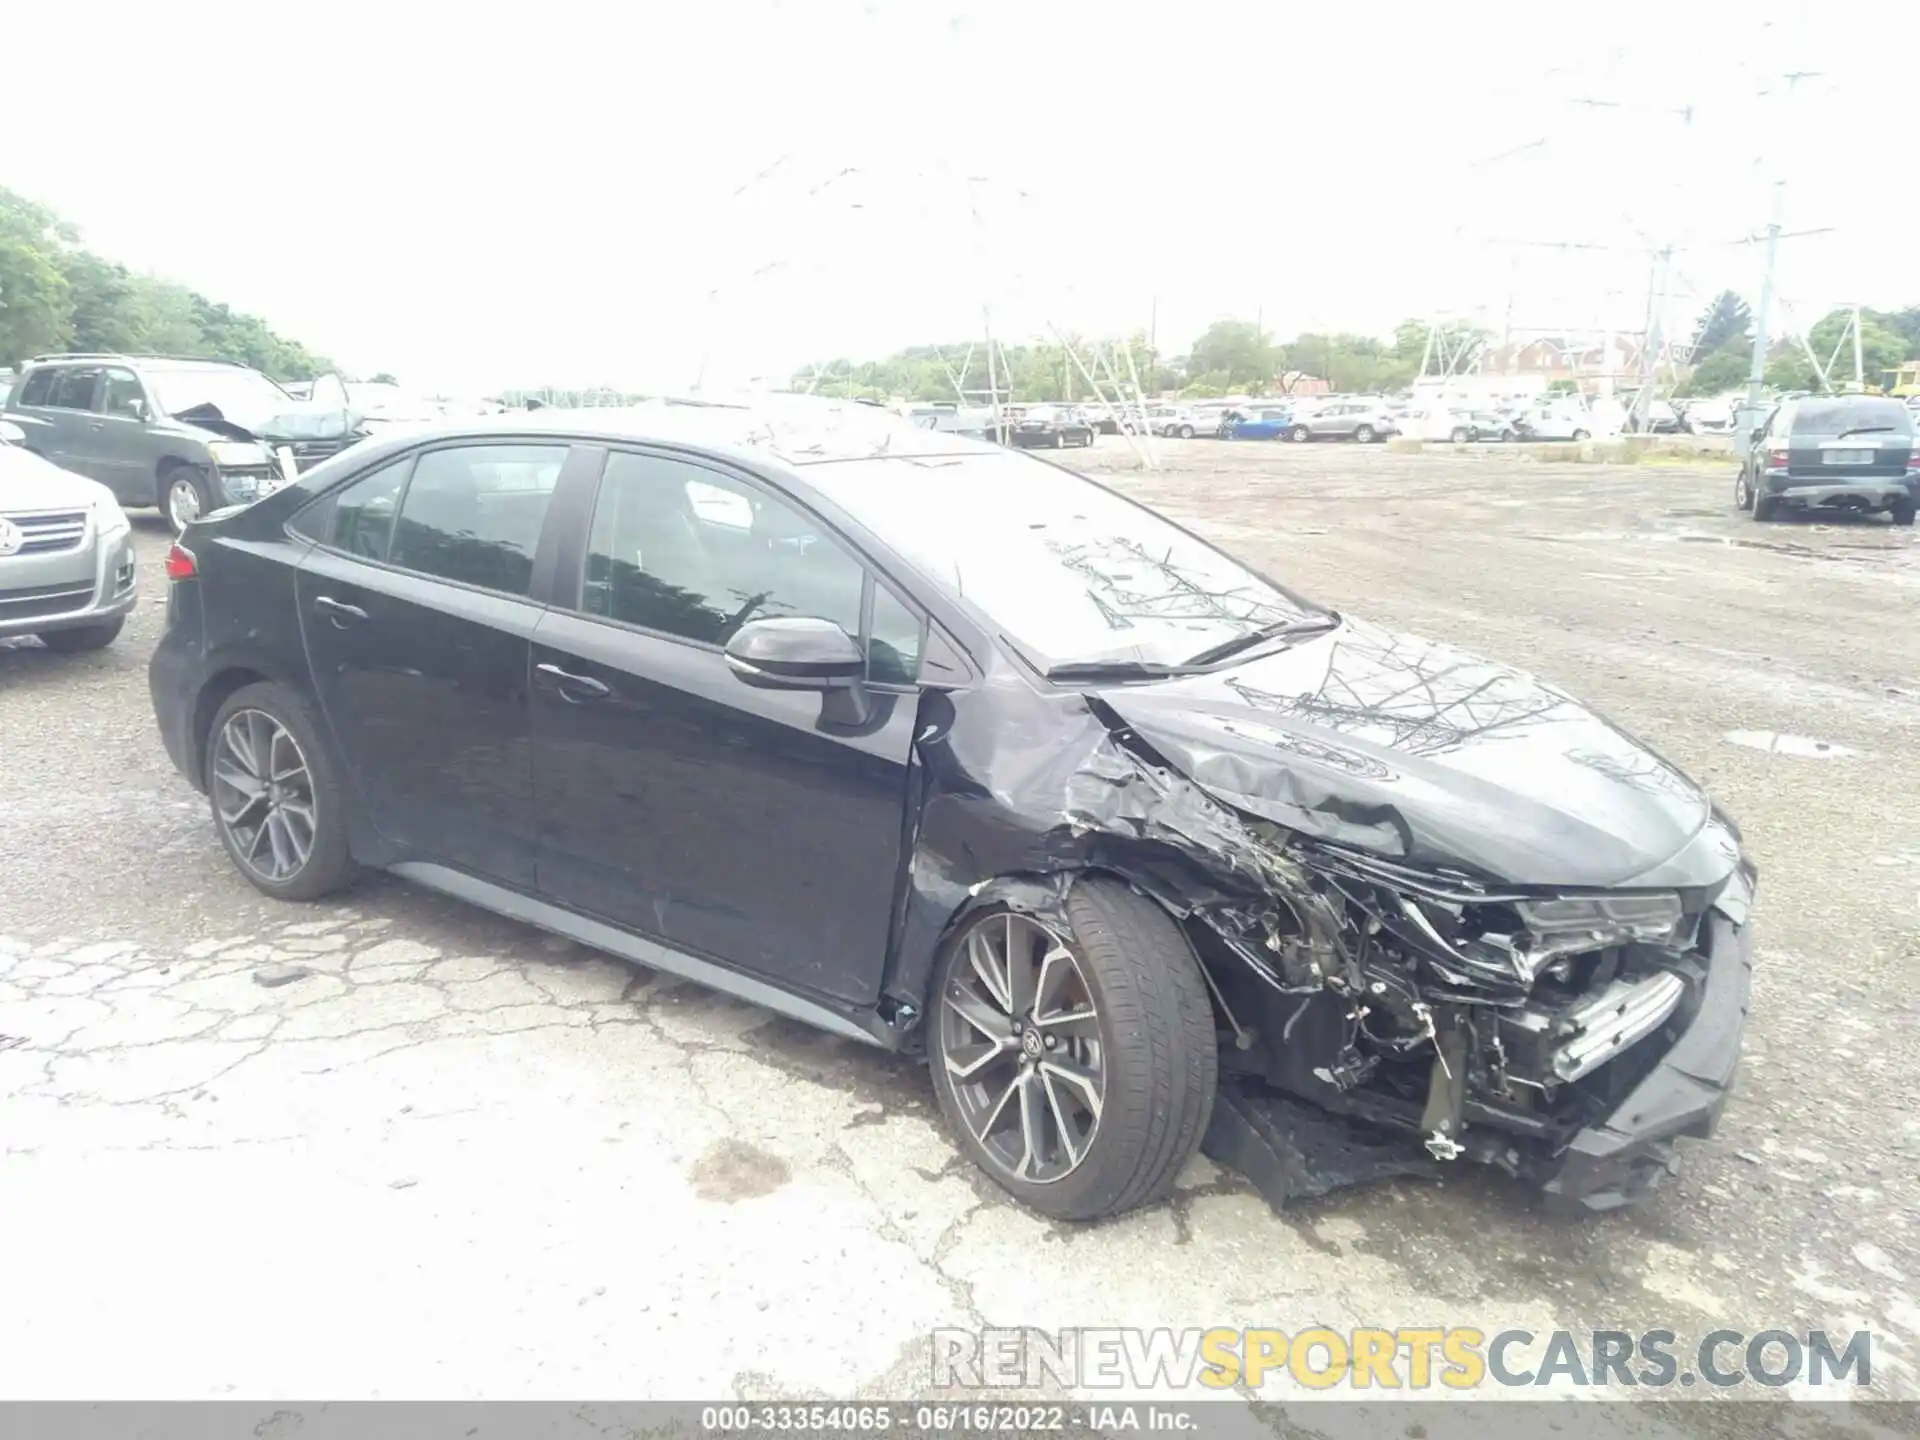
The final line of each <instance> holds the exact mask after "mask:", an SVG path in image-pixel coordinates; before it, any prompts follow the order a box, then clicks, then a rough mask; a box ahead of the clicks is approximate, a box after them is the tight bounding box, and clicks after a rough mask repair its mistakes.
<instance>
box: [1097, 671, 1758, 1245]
mask: <svg viewBox="0 0 1920 1440" xmlns="http://www.w3.org/2000/svg"><path fill="white" fill-rule="evenodd" d="M1096 706H1097V702H1096ZM1110 718H1111V719H1112V720H1113V722H1114V723H1113V726H1112V729H1111V731H1110V733H1109V734H1108V736H1107V737H1106V738H1105V741H1104V743H1102V744H1101V745H1099V746H1098V747H1097V748H1096V749H1095V750H1094V751H1093V753H1091V754H1090V755H1088V756H1087V757H1086V758H1085V760H1084V762H1083V763H1082V764H1081V765H1080V766H1079V767H1078V768H1077V769H1076V770H1075V772H1074V773H1073V775H1072V777H1071V779H1070V780H1069V782H1068V784H1067V795H1066V804H1065V807H1064V815H1065V819H1066V821H1067V824H1068V827H1069V829H1070V831H1071V832H1072V833H1074V834H1077V835H1082V836H1092V837H1101V838H1103V839H1105V840H1108V841H1111V840H1112V839H1115V838H1118V837H1129V838H1131V839H1133V840H1136V841H1138V842H1141V844H1142V845H1143V846H1145V847H1147V848H1148V849H1149V850H1150V851H1162V852H1166V851H1171V852H1176V853H1178V854H1179V855H1180V856H1182V857H1184V858H1185V860H1186V861H1187V862H1188V863H1189V864H1190V865H1191V866H1193V867H1194V868H1195V869H1196V870H1200V871H1204V872H1205V873H1206V874H1207V876H1208V878H1209V884H1208V885H1206V886H1205V887H1201V888H1199V889H1197V890H1196V889H1194V888H1193V887H1183V888H1182V890H1181V892H1180V893H1173V891H1172V889H1171V887H1169V888H1167V889H1163V890H1161V891H1158V892H1157V893H1158V894H1159V898H1161V899H1162V901H1163V902H1164V903H1167V904H1169V905H1170V906H1172V907H1173V908H1175V909H1176V911H1177V912H1178V913H1181V914H1182V915H1183V916H1184V917H1185V923H1186V925H1187V929H1188V934H1189V936H1190V937H1191V938H1192V939H1193V941H1194V944H1195V947H1196V949H1197V950H1198V951H1199V953H1200V957H1201V960H1202V964H1203V966H1204V968H1205V971H1206V974H1207V977H1208V980H1209V982H1210V984H1211V985H1212V987H1213V990H1214V997H1215V1000H1216V1002H1217V1005H1218V1008H1219V1011H1220V1014H1221V1018H1222V1020H1223V1022H1224V1027H1225V1029H1226V1030H1227V1031H1229V1032H1230V1033H1231V1036H1232V1044H1231V1047H1230V1048H1228V1049H1226V1050H1225V1051H1224V1053H1223V1055H1222V1060H1221V1069H1222V1076H1223V1082H1222V1083H1223V1092H1224V1093H1223V1096H1222V1102H1223V1103H1221V1104H1220V1105H1219V1106H1218V1107H1216V1111H1215V1117H1216V1118H1215V1122H1214V1127H1213V1130H1212V1131H1210V1133H1209V1137H1208V1149H1209V1151H1210V1152H1211V1153H1213V1154H1214V1155H1215V1156H1216V1158H1219V1159H1222V1160H1224V1161H1226V1162H1227V1163H1231V1164H1235V1165H1237V1166H1238V1167H1239V1168H1241V1169H1243V1170H1246V1171H1247V1172H1248V1173H1249V1174H1251V1175H1252V1176H1253V1178H1254V1179H1255V1180H1256V1182H1258V1183H1259V1184H1260V1185H1261V1188H1262V1189H1263V1190H1264V1191H1265V1192H1266V1193H1267V1194H1268V1197H1269V1199H1271V1200H1273V1201H1274V1202H1275V1203H1276V1204H1278V1203H1284V1202H1285V1201H1286V1200H1288V1199H1293V1198H1297V1197H1299V1196H1303V1195H1309V1194H1314V1193H1319V1192H1321V1191H1324V1190H1326V1189H1329V1188H1332V1186H1333V1185H1336V1184H1343V1183H1351V1182H1353V1181H1356V1180H1361V1179H1366V1178H1369V1177H1372V1176H1377V1175H1385V1174H1395V1173H1407V1172H1409V1171H1416V1170H1424V1169H1436V1168H1438V1167H1440V1166H1442V1165H1445V1164H1447V1163H1450V1162H1453V1161H1456V1160H1460V1159H1472V1160H1478V1161H1482V1162H1485V1163H1488V1164H1492V1165H1495V1166H1497V1167H1499V1168H1501V1169H1503V1170H1505V1171H1507V1172H1509V1173H1511V1174H1514V1175H1517V1176H1520V1177H1522V1178H1525V1179H1527V1180H1529V1181H1531V1182H1533V1183H1537V1184H1540V1185H1541V1186H1543V1187H1544V1188H1545V1190H1546V1192H1547V1194H1548V1196H1549V1197H1550V1198H1551V1199H1552V1200H1553V1201H1554V1202H1556V1203H1557V1204H1560V1205H1563V1206H1567V1207H1571V1208H1575V1209H1587V1210H1605V1209H1610V1208H1614V1207H1615V1206H1618V1205H1621V1204H1628V1203H1632V1202H1634V1201H1637V1200H1638V1199H1640V1198H1642V1197H1643V1196H1645V1195H1646V1194H1647V1193H1648V1192H1649V1191H1650V1190H1651V1189H1652V1187H1653V1186H1654V1185H1655V1184H1656V1183H1657V1182H1658V1180H1659V1179H1660V1178H1661V1177H1662V1175H1664V1173H1666V1171H1667V1170H1668V1169H1669V1168H1670V1166H1671V1156H1672V1147H1673V1141H1674V1140H1675V1139H1676V1138H1679V1137H1682V1136H1702V1135H1706V1134H1708V1133H1711V1131H1712V1129H1713V1128H1714V1125H1715V1124H1716V1122H1717V1120H1718V1116H1719V1113H1720V1109H1721V1107H1722V1106H1723V1104H1724V1101H1725V1097H1726V1093H1727V1089H1728V1086H1729V1085H1730V1084H1731V1081H1732V1076H1733V1071H1734V1067H1735V1063H1736V1060H1737V1056H1738V1050H1739V1037H1740V1031H1741V1028H1742V1024H1743V1021H1744V1015H1745V1009H1746V1003H1747V993H1748V987H1749V977H1750V971H1751V955H1750V939H1749V937H1748V933H1747V925H1746V921H1747V914H1748V910H1749V907H1750V905H1751V902H1752V895H1753V885H1754V878H1755V872H1754V869H1753V867H1752V865H1751V864H1750V863H1749V862H1747V861H1746V860H1745V859H1744V858H1743V857H1742V854H1741V851H1740V846H1739V840H1738V836H1737V832H1735V830H1734V829H1733V827H1732V825H1731V823H1730V822H1728V821H1726V820H1725V818H1724V817H1723V816H1721V815H1720V814H1719V813H1718V812H1717V811H1716V812H1714V813H1713V815H1712V816H1711V817H1710V818H1709V820H1708V822H1707V823H1706V825H1705V826H1703V827H1702V828H1701V830H1700V831H1699V832H1698V833H1697V834H1696V835H1695V836H1694V837H1693V839H1692V840H1691V841H1690V842H1688V844H1687V846H1686V848H1685V850H1684V852H1683V853H1682V854H1680V855H1677V856H1675V857H1672V858H1671V859H1670V860H1668V861H1667V862H1665V863H1663V864H1661V865H1659V866H1658V867H1655V869H1654V870H1653V871H1650V872H1649V875H1650V876H1657V877H1658V879H1659V880H1660V881H1662V882H1672V883H1661V884H1652V885H1648V886H1646V887H1644V888H1642V887H1639V886H1627V887H1619V888H1610V889H1608V888H1594V889H1580V888H1566V889H1555V888H1548V887H1540V886H1527V887H1513V886H1506V885H1502V884H1501V883H1499V882H1497V881H1492V880H1488V879H1486V878H1484V877H1480V876H1470V875H1467V874H1464V873H1457V872H1450V871H1447V870H1444V869H1438V868H1429V867H1418V868H1417V867H1415V866H1412V865H1409V864H1407V863H1404V862H1400V861H1390V860H1385V859H1382V858H1379V857H1378V856H1377V855H1376V854H1373V853H1369V852H1367V851H1364V850H1361V849H1358V848H1355V847H1353V846H1351V845H1349V844H1344V843H1338V842H1336V841H1333V840H1329V839H1326V838H1323V837H1318V836H1313V835H1308V834H1305V833H1302V832H1301V831H1298V830H1292V829H1289V828H1286V827H1283V826H1281V825H1278V824H1276V823H1274V822H1272V821H1270V820H1266V819H1262V818H1259V817H1257V816H1253V815H1249V814H1247V813H1245V812H1243V811H1240V810H1238V809H1236V808H1233V807H1231V806H1229V805H1227V804H1225V803H1222V802H1221V801H1219V800H1216V799H1214V798H1213V797H1212V796H1211V795H1209V794H1208V793H1207V792H1206V791H1205V790H1203V789H1202V787H1201V786H1199V785H1197V784H1195V783H1194V782H1192V781H1190V780H1188V779H1187V778H1186V777H1185V776H1183V775H1182V774H1180V773H1179V772H1178V771H1176V770H1174V769H1173V768H1172V767H1170V766H1168V765H1166V764H1165V763H1164V762H1163V761H1162V760H1161V759H1160V757H1159V756H1158V755H1157V754H1156V753H1155V751H1154V749H1153V746H1152V744H1151V743H1150V741H1148V740H1146V739H1143V738H1142V737H1141V736H1140V735H1139V734H1138V733H1136V732H1134V731H1132V730H1131V729H1129V728H1128V727H1127V726H1125V725H1124V724H1123V723H1120V722H1119V721H1118V718H1117V717H1110ZM1152 883H1153V882H1152V881H1151V880H1149V881H1148V882H1147V886H1146V887H1143V888H1151V887H1152ZM1328 1114H1331V1115H1332V1116H1336V1117H1339V1118H1340V1119H1341V1120H1342V1121H1344V1122H1345V1123H1344V1124H1343V1125H1341V1126H1338V1127H1336V1128H1333V1129H1331V1130H1330V1128H1329V1127H1328V1125H1327V1124H1326V1119H1325V1117H1326V1115H1328ZM1356 1126H1357V1127H1359V1128H1358V1131H1357V1132H1356V1130H1355V1127H1356ZM1396 1137H1397V1138H1396Z"/></svg>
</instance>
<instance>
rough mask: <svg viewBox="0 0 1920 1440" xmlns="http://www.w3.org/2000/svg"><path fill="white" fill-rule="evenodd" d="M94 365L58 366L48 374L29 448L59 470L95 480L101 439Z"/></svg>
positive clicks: (97, 375)
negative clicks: (38, 424) (37, 427)
mask: <svg viewBox="0 0 1920 1440" xmlns="http://www.w3.org/2000/svg"><path fill="white" fill-rule="evenodd" d="M101 373H102V371H101V367H100V366H98V365H62V366H59V367H57V368H55V369H54V370H52V371H50V372H49V374H48V379H47V386H46V389H45V390H43V391H39V393H38V396H37V397H36V398H37V399H38V404H37V405H36V406H35V407H34V414H35V415H36V417H37V418H39V419H40V420H41V421H42V422H43V427H44V428H43V430H42V432H41V434H40V435H36V436H34V437H33V441H32V443H33V448H34V449H36V450H38V451H39V452H40V453H41V454H42V455H44V456H46V457H47V459H49V460H51V461H53V463H54V464H56V465H58V466H60V467H61V468H62V469H63V470H71V471H73V473H74V474H76V475H85V476H86V477H87V478H88V479H90V480H98V479H100V478H101V475H100V462H99V452H100V450H101V448H102V447H101V440H100V435H99V431H100V429H101V426H100V424H99V419H100V417H99V415H98V414H97V413H96V412H95V404H96V401H97V397H98V392H99V388H100V376H101Z"/></svg>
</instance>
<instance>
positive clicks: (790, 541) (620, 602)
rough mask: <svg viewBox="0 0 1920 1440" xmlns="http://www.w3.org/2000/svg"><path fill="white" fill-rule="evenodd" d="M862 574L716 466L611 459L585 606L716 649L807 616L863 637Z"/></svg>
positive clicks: (792, 512)
mask: <svg viewBox="0 0 1920 1440" xmlns="http://www.w3.org/2000/svg"><path fill="white" fill-rule="evenodd" d="M865 585H866V569H865V567H864V566H862V565H861V563H860V562H859V561H858V560H857V559H855V558H854V557H853V556H852V555H850V554H849V553H848V552H847V551H846V550H845V548H843V547H842V546H841V544H840V542H839V541H838V540H837V539H835V538H834V537H833V536H831V535H829V534H827V533H826V532H825V530H824V527H822V526H821V525H820V523H819V522H818V521H816V520H815V519H814V518H813V517H812V516H810V515H808V514H806V513H805V512H804V511H802V510H799V509H796V508H795V507H793V506H791V505H788V504H785V503H784V502H782V501H780V500H776V499H774V498H773V497H772V496H769V495H766V494H764V493H762V492H761V491H759V490H757V489H755V488H753V487H751V486H748V485H745V484H743V483H741V482H739V481H736V480H734V479H733V478H732V477H730V476H727V475H723V474H721V473H720V472H718V471H714V470H708V469H705V468H704V467H702V466H698V465H693V464H689V463H687V462H686V461H682V460H673V459H668V458H666V457H663V456H654V455H635V454H629V453H625V452H620V451H616V452H615V453H614V454H612V455H610V456H608V457H607V469H606V475H605V478H604V479H603V480H602V481H601V484H600V497H599V500H598V502H597V503H596V505H595V507H594V513H593V531H592V539H591V540H590V542H589V544H588V547H587V567H586V579H585V584H584V586H583V587H582V590H581V608H582V609H584V610H585V611H586V612H587V613H588V614H590V615H601V616H605V617H606V618H607V619H610V620H619V621H622V622H624V623H626V624H629V625H639V626H643V627H644V628H646V629H648V630H658V631H661V632H662V633H664V634H667V635H677V636H679V637H681V638H682V639H686V640H697V641H701V642H703V643H705V644H708V645H724V644H726V643H727V641H728V640H730V639H731V638H732V637H733V634H734V632H735V631H737V630H738V629H739V628H740V627H741V626H742V625H744V624H746V623H747V622H748V621H749V620H765V619H768V618H771V617H774V616H781V615H805V616H810V617H813V618H816V619H821V620H831V621H833V622H834V623H835V624H837V625H839V626H840V628H841V629H843V630H845V631H846V632H847V633H848V634H849V635H852V636H856V637H857V636H859V635H860V633H861V624H860V618H861V617H860V604H861V598H862V593H863V590H864V588H865Z"/></svg>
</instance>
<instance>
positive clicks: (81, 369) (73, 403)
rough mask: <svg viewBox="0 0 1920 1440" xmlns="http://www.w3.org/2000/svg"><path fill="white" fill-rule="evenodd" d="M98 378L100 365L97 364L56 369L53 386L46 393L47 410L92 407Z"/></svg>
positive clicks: (89, 408) (85, 408)
mask: <svg viewBox="0 0 1920 1440" xmlns="http://www.w3.org/2000/svg"><path fill="white" fill-rule="evenodd" d="M99 379H100V367H99V366H97V365H86V366H79V365H76V366H72V367H69V368H68V369H65V370H59V371H56V372H55V379H54V382H53V386H52V388H51V389H50V390H49V391H48V393H47V399H46V405H47V408H48V409H49V410H91V409H93V396H94V389H95V386H96V385H97V383H98V382H99Z"/></svg>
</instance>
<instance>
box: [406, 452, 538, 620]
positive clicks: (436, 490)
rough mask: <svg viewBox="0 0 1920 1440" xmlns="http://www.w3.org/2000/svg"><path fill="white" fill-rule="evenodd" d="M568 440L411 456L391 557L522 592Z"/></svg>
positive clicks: (429, 571)
mask: <svg viewBox="0 0 1920 1440" xmlns="http://www.w3.org/2000/svg"><path fill="white" fill-rule="evenodd" d="M566 458H567V447H566V446H565V445H461V446H456V447H453V448H451V449H446V450H429V451H428V452H427V453H426V454H424V455H422V456H421V457H420V458H419V459H418V460H417V461H415V462H414V467H413V478H412V480H411V481H410V482H409V483H408V485H407V488H406V493H405V495H404V496H403V497H402V498H401V501H400V513H399V515H398V517H397V519H396V521H395V523H394V527H393V539H392V542H391V543H390V545H389V546H388V550H387V560H388V562H389V563H390V564H394V565H399V566H403V567H404V568H406V569H408V570H417V571H419V572H420V573H422V574H424V575H435V576H438V577H439V578H441V579H443V580H455V581H458V582H459V583H461V584H463V585H475V586H478V587H479V588H481V589H483V590H497V591H499V592H500V593H501V594H504V595H525V594H526V593H527V591H528V590H529V589H530V588H531V587H532V583H533V555H534V551H535V550H536V549H537V548H538V547H539V544H540V531H541V528H542V527H543V526H544V525H545V524H546V519H547V506H548V504H549V503H550V502H551V501H552V499H553V487H554V484H555V482H556V481H557V480H558V479H559V478H560V467H561V465H562V464H564V463H565V461H566Z"/></svg>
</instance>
